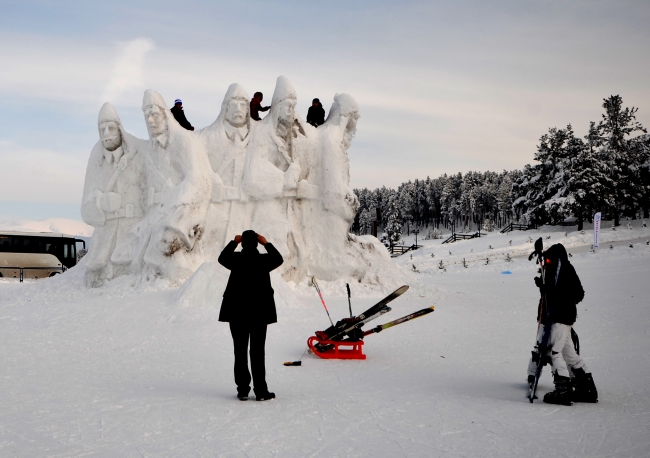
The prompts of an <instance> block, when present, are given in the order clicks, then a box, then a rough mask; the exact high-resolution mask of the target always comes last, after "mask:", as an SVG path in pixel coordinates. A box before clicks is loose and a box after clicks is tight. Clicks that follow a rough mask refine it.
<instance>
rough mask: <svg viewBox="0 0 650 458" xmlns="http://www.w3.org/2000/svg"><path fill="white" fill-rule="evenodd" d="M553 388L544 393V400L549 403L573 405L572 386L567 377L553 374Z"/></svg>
mask: <svg viewBox="0 0 650 458" xmlns="http://www.w3.org/2000/svg"><path fill="white" fill-rule="evenodd" d="M554 378H555V390H554V391H551V392H550V393H546V394H545V395H544V402H547V403H549V404H561V405H563V406H572V405H573V401H572V399H573V387H572V386H571V379H570V378H569V377H562V376H561V375H557V374H554Z"/></svg>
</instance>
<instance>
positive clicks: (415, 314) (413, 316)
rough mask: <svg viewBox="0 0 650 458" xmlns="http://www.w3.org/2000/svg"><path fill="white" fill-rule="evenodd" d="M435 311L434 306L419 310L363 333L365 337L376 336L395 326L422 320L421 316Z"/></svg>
mask: <svg viewBox="0 0 650 458" xmlns="http://www.w3.org/2000/svg"><path fill="white" fill-rule="evenodd" d="M433 311H434V308H433V305H432V306H431V307H427V308H425V309H422V310H418V311H417V312H413V313H411V314H409V315H406V316H403V317H402V318H398V319H396V320H393V321H391V322H388V323H386V324H382V325H379V326H377V327H375V328H372V329H370V330H368V331H366V332H364V333H363V335H364V337H365V336H367V335H370V334H376V333H378V332H381V331H383V330H384V329H388V328H392V327H393V326H397V325H398V324H402V323H405V322H407V321H410V320H414V319H416V318H420V317H421V316H424V315H427V314H429V313H431V312H433Z"/></svg>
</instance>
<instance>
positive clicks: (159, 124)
mask: <svg viewBox="0 0 650 458" xmlns="http://www.w3.org/2000/svg"><path fill="white" fill-rule="evenodd" d="M144 120H145V122H146V123H147V130H148V131H149V136H150V137H152V138H153V137H159V136H160V135H164V134H165V133H166V132H167V118H166V117H165V113H163V111H162V110H161V109H160V107H158V106H156V105H149V106H147V107H146V108H145V109H144Z"/></svg>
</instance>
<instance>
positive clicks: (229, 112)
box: [219, 83, 250, 127]
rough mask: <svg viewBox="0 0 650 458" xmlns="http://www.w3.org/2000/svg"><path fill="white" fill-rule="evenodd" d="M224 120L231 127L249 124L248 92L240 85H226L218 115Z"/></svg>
mask: <svg viewBox="0 0 650 458" xmlns="http://www.w3.org/2000/svg"><path fill="white" fill-rule="evenodd" d="M222 116H223V117H224V118H225V120H226V121H227V122H228V124H230V125H231V126H233V127H243V126H245V125H248V124H250V102H249V100H248V94H247V93H246V91H245V90H244V88H243V87H242V86H240V85H239V84H237V83H233V84H231V85H230V86H229V87H228V90H227V91H226V96H225V97H224V98H223V103H222V104H221V114H220V115H219V117H222Z"/></svg>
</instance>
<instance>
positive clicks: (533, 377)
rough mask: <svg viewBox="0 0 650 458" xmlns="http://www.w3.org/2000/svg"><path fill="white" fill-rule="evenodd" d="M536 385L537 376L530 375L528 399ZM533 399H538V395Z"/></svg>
mask: <svg viewBox="0 0 650 458" xmlns="http://www.w3.org/2000/svg"><path fill="white" fill-rule="evenodd" d="M534 383H535V376H534V375H529V376H528V397H529V398H530V394H531V393H532V392H533V384H534ZM533 399H537V395H535V397H534V398H533Z"/></svg>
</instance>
